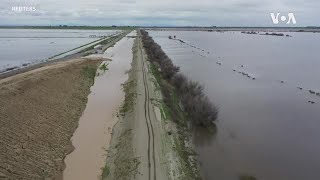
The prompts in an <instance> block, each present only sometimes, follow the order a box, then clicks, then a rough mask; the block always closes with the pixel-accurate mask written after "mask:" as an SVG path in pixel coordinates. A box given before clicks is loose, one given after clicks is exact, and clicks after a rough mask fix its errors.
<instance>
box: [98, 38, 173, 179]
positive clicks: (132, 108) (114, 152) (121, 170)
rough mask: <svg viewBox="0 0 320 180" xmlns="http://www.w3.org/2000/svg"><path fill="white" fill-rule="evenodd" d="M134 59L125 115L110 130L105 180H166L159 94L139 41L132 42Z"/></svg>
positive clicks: (127, 87)
mask: <svg viewBox="0 0 320 180" xmlns="http://www.w3.org/2000/svg"><path fill="white" fill-rule="evenodd" d="M133 54H134V59H133V61H132V69H131V71H130V73H129V80H128V81H127V82H126V84H125V85H124V86H125V91H126V100H125V103H124V106H125V107H127V108H125V109H126V111H125V112H124V114H123V117H122V119H120V120H119V122H118V123H117V125H116V126H115V127H114V129H113V137H112V142H111V148H110V149H109V154H108V158H107V169H108V171H109V173H108V176H106V175H105V176H104V179H117V180H124V179H139V180H157V179H158V180H166V179H169V178H168V172H167V171H166V166H167V164H168V163H166V160H164V157H163V152H164V151H165V149H164V148H163V144H162V137H163V134H164V133H165V132H164V131H163V128H162V122H161V115H159V114H158V113H157V112H160V111H159V108H158V107H156V106H155V104H154V103H153V100H155V99H158V98H159V93H158V92H159V91H156V87H155V85H154V84H153V80H154V77H153V76H152V74H151V72H149V66H148V62H147V58H146V55H145V53H144V50H143V47H142V42H141V38H140V37H139V34H138V37H137V39H136V40H135V43H134V47H133Z"/></svg>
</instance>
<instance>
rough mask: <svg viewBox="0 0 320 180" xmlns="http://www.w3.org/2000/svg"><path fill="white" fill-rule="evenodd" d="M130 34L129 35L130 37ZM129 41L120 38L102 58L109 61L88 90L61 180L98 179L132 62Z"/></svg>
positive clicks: (99, 71)
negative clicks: (85, 104)
mask: <svg viewBox="0 0 320 180" xmlns="http://www.w3.org/2000/svg"><path fill="white" fill-rule="evenodd" d="M133 33H134V32H132V33H130V34H131V35H132V34H133ZM132 46H133V39H132V38H127V37H125V38H123V39H122V40H120V41H119V42H117V43H116V44H115V46H114V47H113V48H109V49H108V50H107V51H106V52H105V54H104V55H103V57H106V58H110V59H112V61H111V62H103V63H106V64H108V65H107V68H108V70H106V71H105V72H103V70H98V73H99V75H98V76H96V78H95V83H94V85H93V86H92V87H91V93H90V94H89V96H88V103H87V106H86V108H85V110H84V112H83V115H82V117H81V118H80V121H79V127H78V128H77V130H76V132H75V133H74V135H73V137H72V144H73V146H74V147H75V150H74V151H73V152H72V153H71V154H69V155H68V156H67V157H66V159H65V163H66V169H65V170H64V172H63V179H66V180H82V179H83V180H88V179H90V180H94V179H99V177H100V176H101V173H102V170H101V168H102V167H104V165H105V159H106V153H107V151H106V150H107V149H108V147H109V142H110V140H111V132H112V127H113V126H114V124H115V123H116V121H117V118H116V115H117V111H118V108H119V107H120V105H121V103H122V102H123V100H124V92H123V91H122V86H121V84H123V83H124V82H125V81H126V80H127V78H128V75H127V74H126V73H125V72H126V71H127V70H129V69H130V67H131V66H130V63H131V60H132Z"/></svg>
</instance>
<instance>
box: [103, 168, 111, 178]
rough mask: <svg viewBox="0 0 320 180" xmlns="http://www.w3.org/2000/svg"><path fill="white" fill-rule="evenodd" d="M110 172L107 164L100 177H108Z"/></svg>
mask: <svg viewBox="0 0 320 180" xmlns="http://www.w3.org/2000/svg"><path fill="white" fill-rule="evenodd" d="M109 174H110V169H109V167H108V166H107V165H105V166H104V168H103V170H102V177H108V176H109Z"/></svg>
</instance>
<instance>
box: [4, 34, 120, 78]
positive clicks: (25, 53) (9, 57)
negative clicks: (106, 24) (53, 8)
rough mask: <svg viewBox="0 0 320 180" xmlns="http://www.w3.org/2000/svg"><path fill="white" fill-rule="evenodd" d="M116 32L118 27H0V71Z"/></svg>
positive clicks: (41, 59) (41, 58)
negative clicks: (85, 28) (90, 28)
mask: <svg viewBox="0 0 320 180" xmlns="http://www.w3.org/2000/svg"><path fill="white" fill-rule="evenodd" d="M117 32H121V30H77V29H56V30H53V29H0V73H1V72H2V71H5V70H6V69H8V68H9V69H10V68H13V67H20V66H27V65H29V64H34V63H39V62H41V61H45V60H47V59H48V58H50V57H52V56H55V55H58V54H60V53H63V52H66V51H69V50H72V49H74V48H77V47H79V46H82V45H84V44H87V43H90V42H93V41H96V40H99V39H101V38H102V37H107V36H110V35H112V34H115V33H117ZM17 52H18V53H17Z"/></svg>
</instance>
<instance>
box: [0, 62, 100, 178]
mask: <svg viewBox="0 0 320 180" xmlns="http://www.w3.org/2000/svg"><path fill="white" fill-rule="evenodd" d="M100 63H101V60H80V59H75V60H70V61H65V62H59V63H54V64H52V65H50V66H44V67H41V68H38V69H35V70H32V71H28V72H25V73H22V74H18V75H15V76H11V77H8V78H5V79H2V80H0V124H1V125H0V159H1V162H0V178H8V179H54V178H57V177H59V176H60V175H61V172H62V170H63V168H64V163H63V159H64V157H65V155H66V154H68V153H69V152H71V151H72V146H71V142H70V138H71V136H72V134H73V133H74V131H75V129H76V128H77V126H78V120H79V118H80V116H81V114H82V112H83V110H84V107H85V105H86V102H87V96H88V94H89V92H90V87H91V85H92V84H93V80H94V76H95V72H96V68H97V66H98V65H99V64H100Z"/></svg>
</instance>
